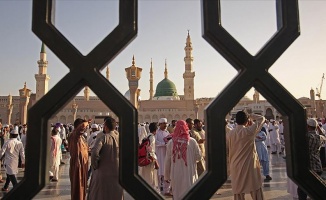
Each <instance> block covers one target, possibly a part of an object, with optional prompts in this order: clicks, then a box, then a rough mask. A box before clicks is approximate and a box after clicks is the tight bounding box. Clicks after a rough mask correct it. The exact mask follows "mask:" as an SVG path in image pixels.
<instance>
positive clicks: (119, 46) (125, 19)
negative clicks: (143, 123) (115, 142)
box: [4, 0, 160, 199]
mask: <svg viewBox="0 0 326 200" xmlns="http://www.w3.org/2000/svg"><path fill="white" fill-rule="evenodd" d="M137 2H138V1H137V0H120V5H119V25H118V26H117V27H116V28H115V29H114V30H113V31H112V32H111V33H110V34H109V35H108V36H107V37H105V38H104V39H103V41H102V42H101V43H99V44H98V45H97V46H96V47H95V48H94V49H93V50H92V51H91V52H90V53H89V54H88V55H87V56H83V55H82V54H81V53H80V52H79V51H78V50H77V49H76V48H75V47H74V46H73V45H72V44H71V43H70V42H69V41H68V40H67V39H66V38H65V37H64V35H62V34H61V33H60V32H59V31H58V30H57V29H56V28H55V26H54V25H53V20H52V19H54V3H55V1H54V0H53V1H52V0H44V1H37V0H34V1H33V23H32V30H33V31H34V33H35V34H36V35H37V36H38V37H39V38H40V39H41V40H42V41H43V42H44V43H45V44H46V45H47V46H48V47H49V48H50V49H51V50H52V51H53V52H54V53H55V54H56V55H57V56H58V58H59V59H60V60H61V61H62V62H63V63H64V64H65V65H66V66H67V67H68V68H69V69H70V72H69V73H68V74H67V75H66V76H64V77H63V78H62V79H61V80H60V81H59V82H58V83H57V84H56V85H55V86H54V87H53V88H52V89H51V90H50V91H49V92H48V93H47V94H46V95H45V96H44V97H43V98H42V99H40V100H39V101H38V102H37V103H36V104H35V105H34V106H33V107H32V108H31V109H30V110H29V112H28V123H29V133H30V134H29V135H28V138H27V144H26V145H27V146H26V158H27V159H26V171H25V176H24V178H23V180H22V181H21V182H20V183H19V185H18V186H17V187H15V188H14V189H13V190H11V191H10V192H9V193H8V194H7V195H5V196H4V199H31V198H33V196H35V195H36V194H37V193H38V192H39V191H40V190H41V189H42V188H43V187H44V185H45V184H46V182H47V179H48V160H49V159H48V157H47V155H48V153H47V152H49V141H50V138H49V135H50V134H49V130H50V129H49V124H48V120H49V119H50V118H51V117H52V116H53V115H54V114H55V113H57V112H58V111H59V110H60V109H62V108H63V107H64V105H65V104H66V103H67V102H69V101H70V100H71V99H72V98H73V97H74V96H75V95H76V94H77V93H78V92H79V91H80V90H81V89H82V88H83V87H84V86H86V85H87V86H89V87H90V88H91V89H92V91H94V93H95V94H96V95H97V96H98V97H99V98H100V99H101V100H102V101H103V102H104V103H105V105H107V106H108V107H109V108H110V109H111V110H112V111H113V112H114V113H115V114H117V116H119V122H120V128H121V129H120V130H121V134H120V141H119V143H120V145H121V148H120V182H121V184H122V186H123V187H124V188H125V189H126V190H127V191H128V192H129V193H130V194H132V195H133V196H135V197H140V198H142V197H144V196H145V197H150V198H152V199H153V198H156V197H157V196H158V197H160V196H159V195H158V194H157V193H156V192H155V191H154V190H153V189H150V190H148V189H147V188H148V185H146V184H145V185H143V184H140V183H139V182H144V181H143V180H142V179H141V178H140V177H139V175H138V174H137V171H138V170H137V162H136V154H137V152H136V151H135V149H137V142H136V141H138V138H137V136H138V135H137V110H136V108H135V107H134V106H132V104H131V103H130V102H129V101H128V100H127V99H125V98H124V97H123V96H122V95H121V93H120V92H119V91H118V90H117V89H116V88H115V87H114V86H113V85H112V84H111V83H110V82H109V81H108V80H106V79H105V78H104V77H103V76H102V75H101V73H100V71H99V70H101V69H102V68H103V67H104V66H105V65H106V64H107V63H109V62H110V61H111V60H112V59H114V57H115V56H116V55H117V54H118V53H119V52H120V51H122V50H123V48H124V47H126V46H127V45H128V43H129V42H131V41H132V39H133V38H134V37H135V36H136V34H137V4H138V3H137ZM108 181H109V180H108ZM108 184H109V183H108ZM134 186H137V187H134Z"/></svg>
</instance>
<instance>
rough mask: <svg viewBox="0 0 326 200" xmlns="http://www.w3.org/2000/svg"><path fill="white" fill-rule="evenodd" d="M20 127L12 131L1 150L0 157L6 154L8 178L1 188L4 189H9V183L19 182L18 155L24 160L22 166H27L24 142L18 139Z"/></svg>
mask: <svg viewBox="0 0 326 200" xmlns="http://www.w3.org/2000/svg"><path fill="white" fill-rule="evenodd" d="M17 137H18V127H17V129H14V130H12V131H11V132H10V139H9V140H7V141H6V142H5V144H4V145H3V147H2V149H1V151H0V157H2V156H3V155H4V154H5V165H6V167H5V168H6V173H7V179H6V183H5V185H4V186H3V188H2V189H1V190H2V191H5V192H6V191H8V190H9V189H8V187H9V183H10V182H11V183H12V185H13V186H15V185H16V184H17V179H16V174H18V157H19V156H20V158H21V160H22V164H21V165H22V168H23V167H25V152H24V147H23V143H22V142H21V141H18V140H17Z"/></svg>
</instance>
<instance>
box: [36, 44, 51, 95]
mask: <svg viewBox="0 0 326 200" xmlns="http://www.w3.org/2000/svg"><path fill="white" fill-rule="evenodd" d="M37 64H38V74H35V80H36V101H38V100H39V99H40V98H42V97H43V96H44V95H45V94H46V93H47V92H48V90H49V80H50V77H49V75H47V67H48V61H47V60H46V52H45V45H44V43H42V47H41V52H40V60H39V61H37Z"/></svg>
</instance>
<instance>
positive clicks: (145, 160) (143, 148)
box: [138, 135, 153, 167]
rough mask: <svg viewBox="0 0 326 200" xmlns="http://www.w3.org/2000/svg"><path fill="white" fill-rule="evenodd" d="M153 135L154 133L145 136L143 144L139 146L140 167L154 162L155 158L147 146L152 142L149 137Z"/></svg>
mask: <svg viewBox="0 0 326 200" xmlns="http://www.w3.org/2000/svg"><path fill="white" fill-rule="evenodd" d="M151 136H152V135H149V136H148V137H146V138H144V139H143V140H142V142H141V144H140V145H139V146H138V166H140V167H143V166H147V165H149V164H150V163H152V162H153V158H152V157H151V156H150V154H149V153H148V151H147V147H148V146H149V144H150V140H149V137H151Z"/></svg>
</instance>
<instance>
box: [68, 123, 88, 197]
mask: <svg viewBox="0 0 326 200" xmlns="http://www.w3.org/2000/svg"><path fill="white" fill-rule="evenodd" d="M87 125H88V123H87V121H86V120H83V119H80V118H78V119H76V120H75V122H74V131H73V132H72V133H71V135H70V137H69V143H68V144H69V151H70V168H69V177H70V184H71V199H74V200H85V198H86V187H87V171H88V145H87V142H86V140H85V138H84V136H83V135H84V133H85V131H86V127H87Z"/></svg>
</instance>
